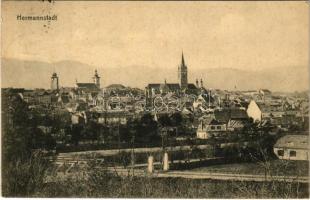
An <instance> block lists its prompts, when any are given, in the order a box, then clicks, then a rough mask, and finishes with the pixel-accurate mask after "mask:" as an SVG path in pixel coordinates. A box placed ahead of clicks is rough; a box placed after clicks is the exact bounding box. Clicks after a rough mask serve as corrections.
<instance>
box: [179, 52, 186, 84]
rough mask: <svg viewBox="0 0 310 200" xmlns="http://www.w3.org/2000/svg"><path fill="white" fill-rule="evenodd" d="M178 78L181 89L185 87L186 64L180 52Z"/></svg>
mask: <svg viewBox="0 0 310 200" xmlns="http://www.w3.org/2000/svg"><path fill="white" fill-rule="evenodd" d="M178 78H179V84H180V87H181V89H184V88H187V83H188V82H187V66H186V64H185V61H184V56H183V52H182V60H181V65H180V66H179V67H178Z"/></svg>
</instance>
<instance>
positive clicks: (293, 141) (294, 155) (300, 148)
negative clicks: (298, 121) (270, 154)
mask: <svg viewBox="0 0 310 200" xmlns="http://www.w3.org/2000/svg"><path fill="white" fill-rule="evenodd" d="M308 141H309V136H308V135H286V136H283V137H281V138H280V139H279V140H278V141H277V142H276V144H275V145H274V147H273V151H274V153H275V154H276V155H277V157H278V158H279V159H284V160H309V146H308Z"/></svg>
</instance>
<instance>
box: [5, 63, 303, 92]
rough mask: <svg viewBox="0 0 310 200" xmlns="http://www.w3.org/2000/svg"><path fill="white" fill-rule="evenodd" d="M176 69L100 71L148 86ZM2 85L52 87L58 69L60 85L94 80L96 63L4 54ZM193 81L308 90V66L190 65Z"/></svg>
mask: <svg viewBox="0 0 310 200" xmlns="http://www.w3.org/2000/svg"><path fill="white" fill-rule="evenodd" d="M177 64H178V63H176V67H175V69H171V68H169V69H167V68H153V67H146V66H124V67H115V68H114V67H108V66H107V67H102V68H98V73H99V75H100V76H101V77H102V80H101V84H102V85H103V86H107V85H110V84H115V83H119V84H123V85H125V86H130V87H138V88H142V89H143V88H144V87H145V86H146V85H147V84H148V83H163V82H164V81H165V79H166V80H167V83H171V82H176V81H177ZM1 65H2V67H1V85H2V87H24V88H49V87H50V77H51V75H52V73H53V72H54V71H55V72H56V73H57V74H58V75H59V77H60V86H64V87H65V86H69V87H73V86H74V83H75V81H76V80H77V81H78V82H92V76H93V74H94V70H95V68H96V67H95V66H91V65H88V64H84V63H80V62H77V61H70V60H65V61H60V62H56V63H53V64H51V63H46V62H39V61H24V60H17V59H8V58H3V59H2V63H1ZM188 71H189V74H188V78H189V82H192V83H195V80H196V78H198V79H200V78H203V80H204V86H205V87H207V88H218V89H227V90H234V89H235V88H236V89H237V90H252V89H253V90H255V89H259V88H267V89H269V90H271V91H281V92H293V91H303V90H308V85H309V82H308V74H309V73H308V69H307V68H301V67H296V68H292V67H290V68H288V67H285V68H270V69H267V70H260V71H250V70H248V71H246V70H239V69H230V68H212V69H209V68H208V69H191V67H190V66H188Z"/></svg>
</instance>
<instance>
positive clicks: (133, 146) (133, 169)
mask: <svg viewBox="0 0 310 200" xmlns="http://www.w3.org/2000/svg"><path fill="white" fill-rule="evenodd" d="M131 143H132V148H131V168H132V176H134V175H135V135H133V137H132V139H131Z"/></svg>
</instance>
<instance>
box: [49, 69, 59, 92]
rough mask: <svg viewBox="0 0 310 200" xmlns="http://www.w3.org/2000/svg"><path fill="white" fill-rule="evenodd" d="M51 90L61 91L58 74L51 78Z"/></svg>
mask: <svg viewBox="0 0 310 200" xmlns="http://www.w3.org/2000/svg"><path fill="white" fill-rule="evenodd" d="M51 90H59V81H58V76H57V74H56V72H54V73H53V75H52V77H51Z"/></svg>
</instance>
